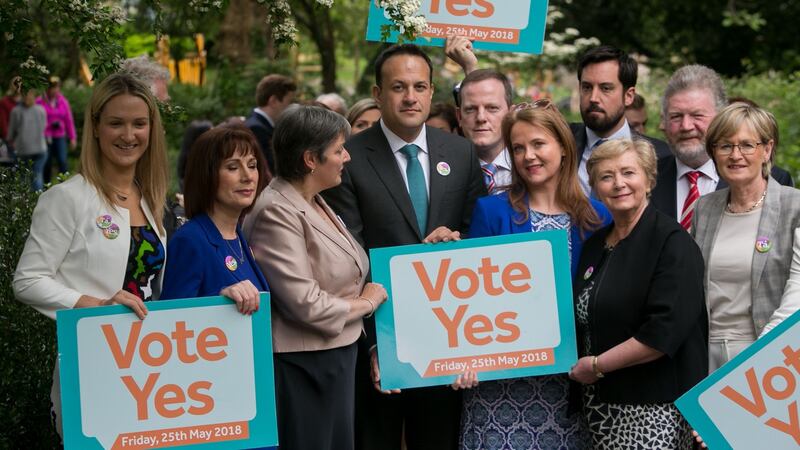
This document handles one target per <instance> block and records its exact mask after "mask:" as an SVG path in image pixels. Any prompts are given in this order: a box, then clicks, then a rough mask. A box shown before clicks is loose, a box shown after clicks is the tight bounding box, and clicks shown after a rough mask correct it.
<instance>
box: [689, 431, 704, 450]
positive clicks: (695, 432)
mask: <svg viewBox="0 0 800 450" xmlns="http://www.w3.org/2000/svg"><path fill="white" fill-rule="evenodd" d="M692 436H694V440H695V442H697V443H698V444H700V447H701V448H708V446H707V445H706V443H705V442H703V438H701V437H700V435H699V434H697V431H694V430H692Z"/></svg>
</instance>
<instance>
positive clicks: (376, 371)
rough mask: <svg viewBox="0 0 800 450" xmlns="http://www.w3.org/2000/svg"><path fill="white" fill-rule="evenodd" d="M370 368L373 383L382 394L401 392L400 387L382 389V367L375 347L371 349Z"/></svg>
mask: <svg viewBox="0 0 800 450" xmlns="http://www.w3.org/2000/svg"><path fill="white" fill-rule="evenodd" d="M369 368H370V375H371V376H372V385H373V386H375V389H377V390H378V391H379V392H380V393H381V394H399V393H400V389H381V368H380V366H379V365H378V351H377V350H376V349H375V348H374V347H373V348H372V349H370V351H369Z"/></svg>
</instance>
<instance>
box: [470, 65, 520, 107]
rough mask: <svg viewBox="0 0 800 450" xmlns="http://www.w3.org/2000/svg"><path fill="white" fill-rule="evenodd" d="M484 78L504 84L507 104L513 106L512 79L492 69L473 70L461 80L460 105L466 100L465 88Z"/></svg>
mask: <svg viewBox="0 0 800 450" xmlns="http://www.w3.org/2000/svg"><path fill="white" fill-rule="evenodd" d="M484 80H497V81H499V82H500V83H502V84H503V89H504V90H505V98H506V106H509V107H510V106H511V104H512V103H513V102H514V88H513V87H512V86H511V81H509V79H508V77H507V76H505V75H504V74H502V73H500V72H498V71H496V70H492V69H478V70H473V71H472V72H470V73H469V75H467V76H466V77H465V78H464V81H462V82H461V87H460V89H459V91H458V95H459V102H458V103H459V105H460V104H461V102H463V101H464V88H465V87H466V86H467V85H469V84H472V83H477V82H479V81H484Z"/></svg>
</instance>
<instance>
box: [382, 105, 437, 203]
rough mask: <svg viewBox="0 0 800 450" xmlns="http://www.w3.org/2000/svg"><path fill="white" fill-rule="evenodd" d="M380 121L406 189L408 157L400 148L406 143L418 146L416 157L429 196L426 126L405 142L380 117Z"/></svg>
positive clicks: (429, 173) (429, 178) (429, 176)
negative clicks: (411, 139) (413, 137)
mask: <svg viewBox="0 0 800 450" xmlns="http://www.w3.org/2000/svg"><path fill="white" fill-rule="evenodd" d="M380 123H381V129H382V130H383V135H384V136H386V140H387V141H389V148H390V149H392V153H394V159H395V160H396V161H397V167H399V168H400V174H401V175H402V176H403V182H404V183H405V184H406V190H408V176H406V167H408V158H406V155H404V154H403V153H402V152H400V149H401V148H403V147H405V146H406V145H408V144H414V145H416V146H417V147H419V153H418V154H417V159H418V160H419V164H420V166H422V173H423V175H425V189H427V190H428V196H429V197H430V193H431V187H430V186H431V182H430V181H431V159H430V153H429V152H428V133H427V131H426V126H425V125H423V126H422V131H420V132H419V134H418V135H417V137H416V138H415V139H414V140H413V141H411V142H406V141H404V140H403V139H402V138H401V137H400V136H398V135H396V134H394V133H393V132H392V130H390V129H389V127H387V126H386V124H385V123H383V119H381V122H380Z"/></svg>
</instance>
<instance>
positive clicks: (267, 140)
mask: <svg viewBox="0 0 800 450" xmlns="http://www.w3.org/2000/svg"><path fill="white" fill-rule="evenodd" d="M244 124H245V125H246V126H247V128H250V131H252V132H253V134H255V135H256V140H257V141H258V145H259V146H260V147H261V151H262V152H263V153H264V157H265V158H267V166H269V172H270V173H275V154H274V153H272V131H273V128H272V125H270V124H269V121H268V120H267V119H265V118H264V116H262V115H261V114H257V113H256V112H255V111H253V112H251V113H250V117H248V118H247V120H245V122H244Z"/></svg>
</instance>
